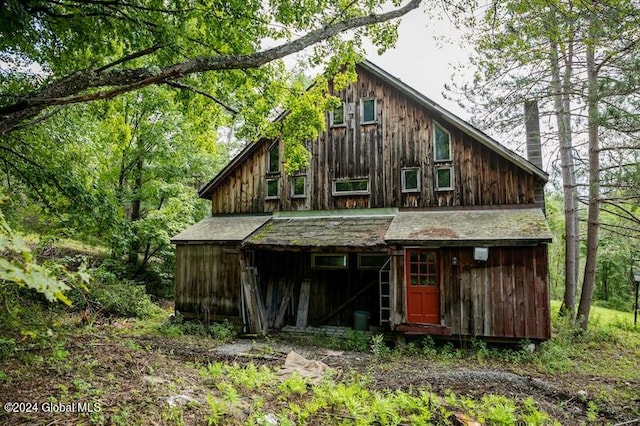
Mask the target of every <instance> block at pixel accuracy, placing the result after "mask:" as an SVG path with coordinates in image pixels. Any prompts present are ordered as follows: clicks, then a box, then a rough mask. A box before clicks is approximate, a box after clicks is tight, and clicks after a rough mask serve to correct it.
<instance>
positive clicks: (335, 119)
mask: <svg viewBox="0 0 640 426" xmlns="http://www.w3.org/2000/svg"><path fill="white" fill-rule="evenodd" d="M329 123H330V125H331V127H343V126H345V125H346V121H345V118H344V102H342V103H340V106H339V107H336V108H334V109H333V111H331V112H329Z"/></svg>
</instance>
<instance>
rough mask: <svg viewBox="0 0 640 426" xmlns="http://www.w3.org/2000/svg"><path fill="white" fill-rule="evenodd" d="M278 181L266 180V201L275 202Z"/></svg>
mask: <svg viewBox="0 0 640 426" xmlns="http://www.w3.org/2000/svg"><path fill="white" fill-rule="evenodd" d="M278 181H279V179H277V178H275V179H267V196H266V199H267V200H275V199H277V198H278V195H279V194H278Z"/></svg>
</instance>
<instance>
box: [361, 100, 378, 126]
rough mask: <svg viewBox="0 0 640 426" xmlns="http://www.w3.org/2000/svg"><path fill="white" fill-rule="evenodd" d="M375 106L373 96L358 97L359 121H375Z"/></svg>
mask: <svg viewBox="0 0 640 426" xmlns="http://www.w3.org/2000/svg"><path fill="white" fill-rule="evenodd" d="M376 106H377V102H376V99H375V98H365V99H360V123H361V124H370V123H375V122H376V120H377V119H376Z"/></svg>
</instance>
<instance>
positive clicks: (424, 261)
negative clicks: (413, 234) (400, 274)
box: [405, 249, 440, 324]
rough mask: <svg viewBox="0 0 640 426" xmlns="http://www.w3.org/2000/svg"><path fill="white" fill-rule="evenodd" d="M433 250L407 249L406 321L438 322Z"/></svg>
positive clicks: (435, 259) (438, 288)
mask: <svg viewBox="0 0 640 426" xmlns="http://www.w3.org/2000/svg"><path fill="white" fill-rule="evenodd" d="M437 259H438V256H437V253H436V252H435V251H434V250H426V249H407V251H406V255H405V271H406V275H407V276H406V282H407V322H410V323H418V324H440V282H439V279H438V264H437Z"/></svg>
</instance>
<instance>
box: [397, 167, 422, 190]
mask: <svg viewBox="0 0 640 426" xmlns="http://www.w3.org/2000/svg"><path fill="white" fill-rule="evenodd" d="M401 180H402V192H420V167H406V168H404V169H402V177H401Z"/></svg>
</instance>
